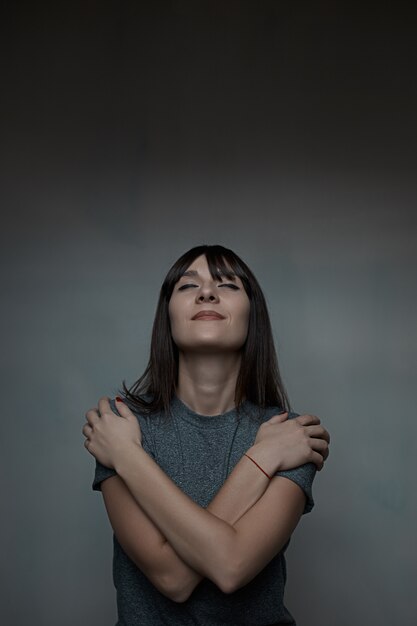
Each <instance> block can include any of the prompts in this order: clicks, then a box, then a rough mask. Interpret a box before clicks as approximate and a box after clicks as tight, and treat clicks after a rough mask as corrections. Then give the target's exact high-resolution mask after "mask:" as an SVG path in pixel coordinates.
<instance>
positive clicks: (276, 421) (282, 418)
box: [267, 411, 288, 424]
mask: <svg viewBox="0 0 417 626" xmlns="http://www.w3.org/2000/svg"><path fill="white" fill-rule="evenodd" d="M286 419H288V411H285V413H278V415H273V416H272V417H271V418H270V419H269V420H267V423H268V424H280V423H281V422H285V420H286Z"/></svg>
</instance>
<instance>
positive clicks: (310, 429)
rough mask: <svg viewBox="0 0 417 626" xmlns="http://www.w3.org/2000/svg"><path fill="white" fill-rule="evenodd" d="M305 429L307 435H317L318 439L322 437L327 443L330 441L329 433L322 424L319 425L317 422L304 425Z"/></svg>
mask: <svg viewBox="0 0 417 626" xmlns="http://www.w3.org/2000/svg"><path fill="white" fill-rule="evenodd" d="M305 431H306V433H307V434H308V436H309V437H317V438H318V439H324V440H325V441H327V443H330V436H329V433H328V432H327V430H326V429H325V428H323V426H319V425H318V424H315V425H313V426H305Z"/></svg>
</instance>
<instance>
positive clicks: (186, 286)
mask: <svg viewBox="0 0 417 626" xmlns="http://www.w3.org/2000/svg"><path fill="white" fill-rule="evenodd" d="M189 287H198V285H192V284H190V283H187V284H186V285H181V287H178V291H184V290H185V289H188V288H189Z"/></svg>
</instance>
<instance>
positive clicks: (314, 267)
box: [0, 0, 417, 626]
mask: <svg viewBox="0 0 417 626" xmlns="http://www.w3.org/2000/svg"><path fill="white" fill-rule="evenodd" d="M6 5H7V6H6ZM412 5H413V3H411V2H410V3H401V2H399V3H398V2H397V3H390V4H383V3H378V4H376V3H372V4H368V5H367V4H366V3H353V2H350V3H349V2H337V3H332V2H328V1H326V2H325V1H321V2H316V1H313V2H308V3H307V2H306V3H304V2H289V1H288V2H285V1H284V2H274V1H272V0H269V1H260V2H259V1H256V2H255V1H253V2H238V1H233V2H232V1H230V0H228V1H225V2H220V1H219V2H208V1H203V2H199V3H195V2H187V1H180V0H177V1H172V2H158V3H154V2H153V3H152V2H142V3H131V4H129V3H116V2H113V3H112V2H95V1H93V0H87V1H84V2H83V3H55V4H54V6H51V7H48V6H47V5H46V4H45V5H43V4H42V3H26V5H25V4H24V3H20V4H19V3H3V17H2V20H1V28H2V33H1V39H0V42H1V43H0V45H1V47H2V56H1V58H2V62H1V63H2V92H3V93H2V96H1V100H0V107H1V117H2V135H1V136H2V140H1V146H2V147H1V151H2V166H1V172H2V177H3V179H4V181H3V184H2V193H3V200H2V228H1V238H2V240H1V252H2V255H3V264H2V270H1V272H2V294H3V306H2V329H3V331H4V336H3V340H2V382H3V396H2V405H3V409H4V415H3V416H2V419H1V421H0V423H1V445H2V453H1V458H2V461H3V462H4V464H3V467H4V469H3V471H2V472H1V488H2V501H3V514H2V515H1V519H0V526H1V537H2V540H3V547H2V551H1V555H2V558H1V571H2V583H1V593H2V595H3V597H2V601H1V609H0V620H1V622H2V623H3V624H7V625H8V626H22V625H23V624H31V626H74V624H86V625H87V624H88V625H91V626H113V624H114V623H115V616H116V608H115V593H114V588H113V586H112V581H111V553H112V545H111V529H110V526H109V523H108V521H107V518H106V514H105V511H104V506H103V503H102V500H101V496H100V494H97V493H93V492H92V491H91V482H92V477H93V466H94V463H93V459H92V457H90V456H89V455H88V453H87V452H86V451H85V449H84V447H83V441H84V438H83V436H82V435H81V428H82V425H83V423H84V421H85V419H84V414H85V412H86V410H87V409H88V408H90V407H92V406H95V404H96V402H97V399H98V397H99V396H101V395H104V394H107V395H112V394H114V393H115V391H116V389H117V387H118V385H119V384H120V382H121V380H122V379H123V378H125V379H126V380H127V382H128V383H132V382H133V381H134V380H136V378H138V376H139V375H140V374H141V373H142V371H143V368H144V366H145V364H146V361H147V356H148V347H149V336H150V330H151V324H152V320H153V315H154V310H155V305H156V299H157V295H158V290H159V287H160V283H161V281H162V279H163V277H164V275H165V273H166V271H167V269H168V267H169V266H170V264H171V263H172V262H173V261H174V260H175V259H176V258H177V257H178V256H179V255H180V254H181V253H182V252H184V251H185V250H186V249H188V248H190V247H192V246H193V245H197V244H200V243H220V244H223V245H226V246H229V247H231V248H233V249H234V250H235V251H236V252H237V253H238V254H240V255H241V256H242V257H243V259H245V260H246V261H247V263H248V264H249V265H250V266H251V267H252V268H253V270H254V272H255V274H256V275H257V277H258V279H259V281H260V282H261V285H262V286H263V288H264V291H265V294H266V296H267V300H268V303H269V307H270V311H271V317H272V321H273V325H274V331H275V336H276V340H277V347H278V353H279V357H280V362H281V368H282V372H283V376H284V380H285V382H286V385H287V388H288V391H289V393H290V398H291V400H292V404H293V406H294V408H295V409H296V410H298V411H299V412H312V413H316V414H318V415H320V416H321V417H322V419H323V421H324V423H325V424H326V426H327V428H328V429H329V430H330V432H331V435H332V445H331V455H330V457H329V460H328V462H327V465H326V468H325V470H324V471H323V472H322V473H320V474H318V476H317V480H316V483H315V492H314V493H315V499H316V508H315V510H314V511H313V513H312V514H311V515H308V516H307V517H306V518H305V519H303V520H302V522H301V524H300V525H299V527H298V528H297V530H296V532H295V534H294V537H293V540H292V543H291V546H290V548H289V550H288V568H289V582H288V590H287V604H288V607H289V608H290V610H291V611H292V612H293V613H294V615H295V617H296V618H297V623H298V624H299V626H351V625H352V624H355V625H362V624H366V626H385V625H387V626H388V625H390V626H392V625H394V624H395V625H396V624H401V625H402V626H412V625H413V624H415V621H414V620H415V615H416V613H417V601H416V593H415V581H416V580H417V571H416V570H417V554H416V550H415V548H414V547H412V546H413V545H415V544H413V543H412V539H413V537H414V535H415V520H416V513H417V510H416V509H417V506H416V497H415V476H416V472H417V467H416V446H415V442H416V436H417V425H416V424H417V420H416V409H415V390H416V382H417V381H416V347H417V346H416V344H417V331H416V324H415V319H416V311H415V309H416V300H417V293H416V291H417V290H416V285H417V280H416V269H415V268H416V261H417V251H416V250H417V246H416V243H417V241H416V239H417V237H416V215H415V208H416V195H417V194H416V187H415V182H416V180H415V173H416V165H417V164H416V135H417V133H416V119H415V111H416V110H417V102H416V100H417V98H416V82H415V76H416V63H415V62H416V47H415V38H416V21H415V16H414V10H413V7H412Z"/></svg>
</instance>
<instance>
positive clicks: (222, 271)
mask: <svg viewBox="0 0 417 626" xmlns="http://www.w3.org/2000/svg"><path fill="white" fill-rule="evenodd" d="M211 269H212V271H213V272H215V273H217V274H218V275H219V276H227V277H228V278H229V279H231V280H235V279H237V276H236V275H235V273H234V272H233V270H232V269H231V267H230V265H229V264H228V263H227V261H226V260H225V259H221V262H220V263H218V264H217V266H216V267H212V268H211ZM181 276H210V266H209V264H208V262H207V258H206V256H205V255H204V254H203V255H201V256H199V257H197V258H196V259H194V261H193V262H192V263H190V265H189V266H188V267H187V268H186V269H185V271H184V272H183V273H182V275H181ZM215 277H216V276H212V278H215Z"/></svg>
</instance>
